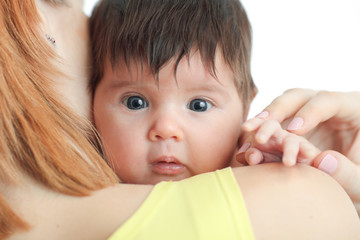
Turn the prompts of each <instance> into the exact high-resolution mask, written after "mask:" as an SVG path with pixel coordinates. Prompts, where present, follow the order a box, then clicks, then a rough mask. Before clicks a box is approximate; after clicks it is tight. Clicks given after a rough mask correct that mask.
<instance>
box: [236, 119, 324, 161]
mask: <svg viewBox="0 0 360 240" xmlns="http://www.w3.org/2000/svg"><path fill="white" fill-rule="evenodd" d="M243 130H244V131H245V134H246V133H247V137H246V138H245V141H244V143H243V145H242V147H241V148H240V149H239V151H238V153H237V156H236V161H234V163H233V164H232V166H238V165H247V164H248V165H256V164H259V163H265V162H279V161H282V162H283V164H284V165H286V166H293V165H295V164H296V163H304V164H308V165H310V164H311V163H312V160H313V159H314V158H315V157H316V156H317V155H318V154H320V153H321V151H320V150H319V149H317V148H316V147H315V146H314V145H313V144H311V143H310V142H309V141H307V140H306V139H305V138H304V137H301V136H298V135H295V134H293V133H290V132H287V131H285V130H283V129H282V128H281V125H280V123H279V122H277V121H275V120H263V119H261V118H254V119H251V120H249V121H247V122H246V124H244V126H243Z"/></svg>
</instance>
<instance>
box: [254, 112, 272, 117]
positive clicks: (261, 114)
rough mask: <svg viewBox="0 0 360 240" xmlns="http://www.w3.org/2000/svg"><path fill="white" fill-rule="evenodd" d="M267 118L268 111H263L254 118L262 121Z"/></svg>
mask: <svg viewBox="0 0 360 240" xmlns="http://www.w3.org/2000/svg"><path fill="white" fill-rule="evenodd" d="M267 116H269V112H268V111H263V112H261V113H259V114H258V115H256V116H255V117H256V118H262V119H264V118H266V117H267Z"/></svg>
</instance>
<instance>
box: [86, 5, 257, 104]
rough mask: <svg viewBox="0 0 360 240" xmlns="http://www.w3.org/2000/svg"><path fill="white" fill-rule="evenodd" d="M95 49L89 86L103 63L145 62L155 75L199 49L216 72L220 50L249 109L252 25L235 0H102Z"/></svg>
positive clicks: (93, 24)
mask: <svg viewBox="0 0 360 240" xmlns="http://www.w3.org/2000/svg"><path fill="white" fill-rule="evenodd" d="M90 34H91V41H92V51H93V59H94V62H93V73H92V79H91V89H92V91H94V90H95V88H96V87H97V85H98V83H99V81H100V80H101V78H102V77H103V74H104V65H105V62H106V61H108V60H109V61H110V63H111V64H112V66H113V67H115V66H118V64H120V61H124V64H126V65H127V66H130V62H131V61H132V60H136V61H137V59H138V60H140V61H139V62H140V63H141V64H142V63H143V62H144V63H146V64H148V66H149V68H150V70H151V71H152V74H153V75H154V77H155V79H157V77H158V73H159V71H160V70H161V68H162V67H163V66H164V65H165V64H166V63H167V62H168V61H169V60H171V59H173V58H175V59H176V64H175V69H174V72H175V74H176V69H177V66H178V64H179V62H180V60H181V59H182V58H183V57H184V56H185V57H189V56H190V53H191V52H192V51H193V50H197V51H199V53H200V55H201V58H202V61H203V64H204V66H205V67H206V68H207V69H208V71H209V72H210V73H211V74H212V75H213V76H216V69H215V53H216V49H217V48H219V49H220V50H221V53H222V56H223V58H224V60H225V63H226V64H227V65H228V66H229V67H230V69H231V70H232V71H233V73H234V77H235V79H234V82H235V84H236V86H237V88H238V90H239V94H240V97H241V98H242V100H243V102H244V106H245V107H246V108H248V106H249V104H250V102H251V100H252V96H253V95H254V92H255V91H256V87H255V85H254V83H253V81H252V77H251V73H250V55H251V26H250V23H249V20H248V17H247V15H246V12H245V10H244V8H243V7H242V5H241V3H240V2H239V1H238V0H101V1H100V2H99V3H98V4H97V6H96V7H95V8H94V11H93V13H92V15H91V18H90Z"/></svg>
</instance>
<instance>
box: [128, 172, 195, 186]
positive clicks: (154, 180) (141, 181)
mask: <svg viewBox="0 0 360 240" xmlns="http://www.w3.org/2000/svg"><path fill="white" fill-rule="evenodd" d="M191 176H192V175H191V174H190V173H182V174H179V175H160V174H153V175H152V176H149V177H147V178H143V179H137V180H136V181H127V182H125V183H135V184H150V185H155V184H157V183H159V182H164V181H180V180H183V179H186V178H189V177H191Z"/></svg>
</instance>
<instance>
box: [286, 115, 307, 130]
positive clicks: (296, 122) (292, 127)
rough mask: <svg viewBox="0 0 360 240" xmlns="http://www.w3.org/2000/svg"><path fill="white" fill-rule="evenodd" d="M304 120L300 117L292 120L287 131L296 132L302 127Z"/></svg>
mask: <svg viewBox="0 0 360 240" xmlns="http://www.w3.org/2000/svg"><path fill="white" fill-rule="evenodd" d="M303 124H304V120H303V119H302V118H300V117H297V118H294V119H293V120H292V121H291V122H290V123H289V125H288V127H287V130H297V129H299V128H301V127H302V125H303Z"/></svg>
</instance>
